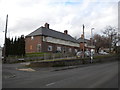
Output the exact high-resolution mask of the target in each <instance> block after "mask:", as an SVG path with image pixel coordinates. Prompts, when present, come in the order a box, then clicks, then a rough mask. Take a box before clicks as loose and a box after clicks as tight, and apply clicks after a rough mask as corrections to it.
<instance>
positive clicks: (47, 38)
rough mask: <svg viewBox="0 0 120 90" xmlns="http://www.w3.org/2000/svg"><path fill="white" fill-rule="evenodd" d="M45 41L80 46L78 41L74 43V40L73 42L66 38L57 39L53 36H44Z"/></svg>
mask: <svg viewBox="0 0 120 90" xmlns="http://www.w3.org/2000/svg"><path fill="white" fill-rule="evenodd" d="M43 41H45V42H50V43H55V44H62V45H67V46H72V47H79V44H78V43H74V42H71V41H65V40H61V39H56V38H52V37H44V36H43Z"/></svg>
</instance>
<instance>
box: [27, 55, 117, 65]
mask: <svg viewBox="0 0 120 90" xmlns="http://www.w3.org/2000/svg"><path fill="white" fill-rule="evenodd" d="M115 60H118V58H117V57H108V58H101V59H93V63H102V62H108V61H115ZM88 63H90V59H86V60H81V59H73V60H58V61H41V62H31V64H30V65H29V66H32V67H60V66H73V65H80V64H88Z"/></svg>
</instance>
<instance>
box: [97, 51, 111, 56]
mask: <svg viewBox="0 0 120 90" xmlns="http://www.w3.org/2000/svg"><path fill="white" fill-rule="evenodd" d="M99 54H102V55H107V54H109V53H107V52H103V51H102V52H99Z"/></svg>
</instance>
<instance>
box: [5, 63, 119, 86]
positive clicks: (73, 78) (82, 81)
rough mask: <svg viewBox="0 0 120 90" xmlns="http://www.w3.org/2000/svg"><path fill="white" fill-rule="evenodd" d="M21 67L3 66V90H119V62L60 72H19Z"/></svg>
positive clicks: (52, 70) (43, 69)
mask: <svg viewBox="0 0 120 90" xmlns="http://www.w3.org/2000/svg"><path fill="white" fill-rule="evenodd" d="M20 65H22V64H12V65H11V64H4V65H3V88H118V61H115V62H107V63H102V64H101V63H100V64H91V65H89V66H88V65H84V66H80V67H78V68H74V69H67V70H60V71H54V70H55V69H54V68H39V69H38V68H34V70H36V71H19V70H17V69H16V67H19V68H22V67H20ZM5 75H8V77H5Z"/></svg>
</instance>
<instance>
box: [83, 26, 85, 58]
mask: <svg viewBox="0 0 120 90" xmlns="http://www.w3.org/2000/svg"><path fill="white" fill-rule="evenodd" d="M84 29H85V26H84V24H83V58H84V56H85V37H84Z"/></svg>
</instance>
